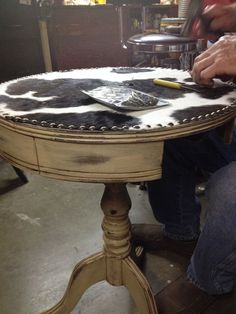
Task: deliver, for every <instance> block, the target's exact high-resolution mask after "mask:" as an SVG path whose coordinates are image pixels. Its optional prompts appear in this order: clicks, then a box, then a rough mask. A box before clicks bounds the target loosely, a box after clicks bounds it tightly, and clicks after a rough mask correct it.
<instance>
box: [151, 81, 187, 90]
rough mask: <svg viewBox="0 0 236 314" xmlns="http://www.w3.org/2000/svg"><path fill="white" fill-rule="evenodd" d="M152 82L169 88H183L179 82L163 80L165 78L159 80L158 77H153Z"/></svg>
mask: <svg viewBox="0 0 236 314" xmlns="http://www.w3.org/2000/svg"><path fill="white" fill-rule="evenodd" d="M153 83H154V84H156V85H160V86H164V87H169V88H175V89H181V88H183V85H181V84H180V83H176V82H171V81H165V80H159V79H154V80H153Z"/></svg>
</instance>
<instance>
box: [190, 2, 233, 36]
mask: <svg viewBox="0 0 236 314" xmlns="http://www.w3.org/2000/svg"><path fill="white" fill-rule="evenodd" d="M196 29H197V34H198V36H199V37H202V36H204V37H205V36H207V37H209V38H214V37H217V36H214V35H213V33H217V32H221V33H222V32H234V31H236V3H233V4H228V5H220V4H214V5H210V6H207V7H206V8H205V9H204V11H203V15H202V19H201V20H200V21H198V22H197V25H196Z"/></svg>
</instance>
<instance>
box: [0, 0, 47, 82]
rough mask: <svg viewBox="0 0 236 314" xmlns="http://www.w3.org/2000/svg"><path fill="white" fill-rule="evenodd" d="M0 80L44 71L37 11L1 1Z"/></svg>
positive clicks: (11, 2)
mask: <svg viewBox="0 0 236 314" xmlns="http://www.w3.org/2000/svg"><path fill="white" fill-rule="evenodd" d="M0 60H1V62H0V81H1V82H2V81H5V80H8V79H12V78H16V77H21V76H25V75H30V74H33V73H40V72H43V71H44V63H43V58H42V52H41V41H40V35H39V29H38V18H37V12H36V10H35V8H34V7H33V6H25V5H18V4H16V3H15V1H13V0H10V1H8V0H7V1H0Z"/></svg>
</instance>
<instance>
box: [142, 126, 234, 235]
mask: <svg viewBox="0 0 236 314" xmlns="http://www.w3.org/2000/svg"><path fill="white" fill-rule="evenodd" d="M235 160H236V128H235V130H234V136H233V141H232V143H231V144H230V145H228V144H225V143H224V142H223V141H222V139H221V138H220V137H219V136H218V134H217V133H216V131H211V132H207V133H204V134H201V135H197V136H192V137H187V138H179V139H175V140H170V141H166V142H165V145H164V156H163V164H162V178H161V179H160V180H156V181H150V182H148V183H147V187H148V195H149V202H150V204H151V207H152V210H153V213H154V216H155V218H156V219H157V220H158V221H159V222H160V223H162V224H163V225H164V231H165V233H166V234H167V235H168V236H169V237H170V238H174V239H180V240H193V239H196V238H198V237H199V234H200V211H201V205H200V202H199V200H198V199H197V197H196V194H195V187H196V180H197V173H198V170H199V169H200V170H201V171H204V173H205V174H207V175H210V174H212V173H214V172H215V171H216V170H218V169H220V168H221V167H223V166H225V165H227V164H228V163H230V162H232V161H235Z"/></svg>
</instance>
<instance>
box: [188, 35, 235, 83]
mask: <svg viewBox="0 0 236 314" xmlns="http://www.w3.org/2000/svg"><path fill="white" fill-rule="evenodd" d="M221 75H222V76H223V75H229V76H236V36H223V37H221V38H220V39H219V41H218V42H216V43H215V44H213V45H212V46H211V47H210V48H208V49H207V50H206V51H204V52H203V53H202V54H200V55H199V56H198V57H197V58H196V59H195V61H194V65H193V69H192V77H193V80H194V81H195V82H197V83H199V84H203V85H212V79H213V78H214V77H217V76H221Z"/></svg>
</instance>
